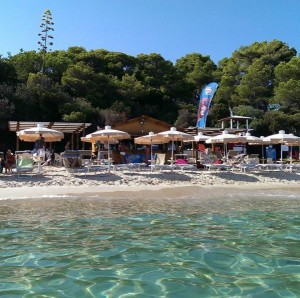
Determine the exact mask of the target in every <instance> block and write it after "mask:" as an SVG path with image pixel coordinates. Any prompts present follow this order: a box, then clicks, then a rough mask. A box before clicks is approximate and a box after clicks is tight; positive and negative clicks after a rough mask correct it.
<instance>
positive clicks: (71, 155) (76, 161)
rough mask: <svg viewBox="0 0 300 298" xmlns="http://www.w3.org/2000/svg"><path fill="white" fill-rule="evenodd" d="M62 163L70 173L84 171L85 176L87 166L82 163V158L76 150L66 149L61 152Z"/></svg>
mask: <svg viewBox="0 0 300 298" xmlns="http://www.w3.org/2000/svg"><path fill="white" fill-rule="evenodd" d="M62 163H63V165H64V167H65V169H66V171H67V172H68V173H70V174H73V175H74V174H80V173H84V174H85V176H86V174H87V172H88V167H86V166H84V165H82V160H81V157H80V154H79V151H77V150H66V151H65V152H64V153H63V154H62Z"/></svg>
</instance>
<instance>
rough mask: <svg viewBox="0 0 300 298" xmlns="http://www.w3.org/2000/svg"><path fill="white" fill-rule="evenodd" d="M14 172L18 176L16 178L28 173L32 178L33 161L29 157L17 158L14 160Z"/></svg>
mask: <svg viewBox="0 0 300 298" xmlns="http://www.w3.org/2000/svg"><path fill="white" fill-rule="evenodd" d="M16 172H17V174H18V178H19V177H20V175H21V174H24V173H30V174H31V177H32V172H33V159H32V158H29V157H24V158H20V159H19V158H17V160H16Z"/></svg>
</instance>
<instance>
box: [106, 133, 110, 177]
mask: <svg viewBox="0 0 300 298" xmlns="http://www.w3.org/2000/svg"><path fill="white" fill-rule="evenodd" d="M107 158H108V173H109V172H110V154H109V136H108V137H107Z"/></svg>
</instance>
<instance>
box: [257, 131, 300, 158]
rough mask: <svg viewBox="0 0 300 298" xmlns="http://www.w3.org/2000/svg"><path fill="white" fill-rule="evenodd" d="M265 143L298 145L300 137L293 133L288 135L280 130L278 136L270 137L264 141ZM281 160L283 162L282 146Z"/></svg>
mask: <svg viewBox="0 0 300 298" xmlns="http://www.w3.org/2000/svg"><path fill="white" fill-rule="evenodd" d="M263 140H264V141H269V142H271V143H272V144H287V143H290V144H291V143H294V144H296V143H298V142H299V141H300V137H297V136H295V135H293V134H292V133H290V134H287V133H285V131H284V130H280V131H279V132H278V133H277V134H273V135H270V136H268V137H266V138H264V139H263ZM280 160H281V161H282V146H281V149H280Z"/></svg>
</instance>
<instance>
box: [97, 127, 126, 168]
mask: <svg viewBox="0 0 300 298" xmlns="http://www.w3.org/2000/svg"><path fill="white" fill-rule="evenodd" d="M91 138H93V139H94V140H95V141H105V142H107V145H108V161H109V162H110V149H109V144H110V142H111V141H113V140H125V139H129V138H130V134H129V133H127V132H125V131H121V130H117V129H112V128H111V126H105V128H104V129H101V130H98V131H96V132H94V133H91ZM108 169H110V167H109V168H108Z"/></svg>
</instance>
